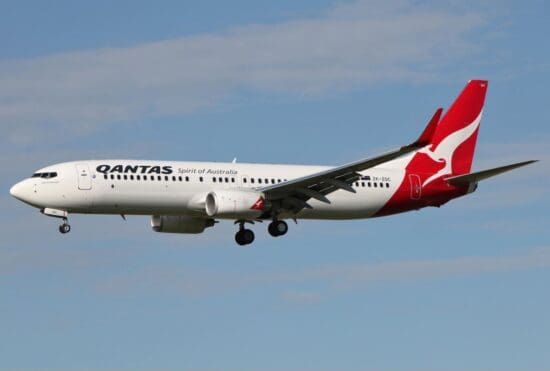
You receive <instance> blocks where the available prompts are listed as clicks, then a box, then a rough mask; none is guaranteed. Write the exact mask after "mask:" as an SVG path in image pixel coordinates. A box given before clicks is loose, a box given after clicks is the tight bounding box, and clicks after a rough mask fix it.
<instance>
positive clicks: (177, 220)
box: [151, 215, 215, 234]
mask: <svg viewBox="0 0 550 371" xmlns="http://www.w3.org/2000/svg"><path fill="white" fill-rule="evenodd" d="M214 223H215V222H214V219H205V218H194V217H192V216H172V215H153V216H152V217H151V228H153V230H154V231H155V232H164V233H192V234H198V233H202V232H204V230H205V229H206V228H209V227H212V226H213V225H214Z"/></svg>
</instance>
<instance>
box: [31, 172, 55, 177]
mask: <svg viewBox="0 0 550 371" xmlns="http://www.w3.org/2000/svg"><path fill="white" fill-rule="evenodd" d="M56 176H57V173H56V172H51V173H34V174H33V175H32V176H31V178H43V179H51V178H55V177H56Z"/></svg>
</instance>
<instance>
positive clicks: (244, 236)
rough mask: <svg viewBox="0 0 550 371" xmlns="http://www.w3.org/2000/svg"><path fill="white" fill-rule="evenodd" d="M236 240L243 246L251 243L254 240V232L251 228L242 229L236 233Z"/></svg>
mask: <svg viewBox="0 0 550 371" xmlns="http://www.w3.org/2000/svg"><path fill="white" fill-rule="evenodd" d="M235 242H237V243H238V244H239V245H241V246H244V245H250V244H251V243H252V242H254V232H252V231H251V230H250V229H241V230H240V231H238V232H237V233H236V234H235Z"/></svg>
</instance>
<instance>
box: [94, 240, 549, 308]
mask: <svg viewBox="0 0 550 371" xmlns="http://www.w3.org/2000/svg"><path fill="white" fill-rule="evenodd" d="M549 267H550V247H544V248H538V249H531V250H530V251H528V252H526V253H525V254H523V255H511V256H489V257H458V258H450V259H433V260H413V261H395V262H382V263H373V264H370V263H369V264H347V265H333V266H321V267H316V268H306V269H302V270H296V271H286V272H285V271H282V272H270V273H266V272H256V273H254V272H248V273H247V274H246V275H243V274H242V273H239V274H236V273H235V274H233V273H231V272H219V271H217V272H204V271H197V270H193V269H181V267H179V268H178V269H171V268H170V267H157V268H147V269H146V270H143V271H135V272H132V273H128V274H125V275H121V276H118V277H111V278H109V279H106V280H105V281H103V282H101V283H100V284H98V286H97V287H98V289H99V290H100V291H101V292H103V293H106V294H116V295H124V294H128V295H133V294H138V295H142V294H145V295H147V294H148V293H155V294H159V293H163V294H168V295H179V294H181V295H198V296H204V295H206V296H208V295H212V294H219V293H221V292H226V293H227V292H235V291H241V290H243V289H247V290H252V289H254V288H257V287H262V289H265V288H266V287H274V288H278V289H280V290H282V294H281V299H282V300H284V301H287V302H293V303H301V304H304V303H314V302H317V301H319V300H321V298H322V297H323V294H333V293H336V292H341V291H347V290H357V289H365V288H368V287H370V286H373V285H380V284H388V283H399V282H407V283H410V282H417V281H421V280H443V279H449V278H457V277H471V276H478V275H482V274H495V273H511V272H517V271H522V270H529V269H538V268H549ZM301 285H310V286H312V287H316V288H317V290H305V291H304V290H299V289H296V286H300V287H301ZM289 286H290V287H289Z"/></svg>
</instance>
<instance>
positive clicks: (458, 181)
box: [10, 80, 536, 245]
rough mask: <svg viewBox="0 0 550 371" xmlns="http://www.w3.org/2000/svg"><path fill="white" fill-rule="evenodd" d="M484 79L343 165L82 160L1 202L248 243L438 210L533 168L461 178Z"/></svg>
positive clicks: (40, 175) (52, 169)
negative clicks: (130, 218)
mask: <svg viewBox="0 0 550 371" xmlns="http://www.w3.org/2000/svg"><path fill="white" fill-rule="evenodd" d="M487 87H488V81H485V80H470V81H469V82H468V83H467V84H466V87H465V88H464V89H463V91H462V92H461V93H460V95H459V96H458V97H457V98H456V100H455V101H454V103H453V104H452V105H451V107H450V108H449V109H448V111H447V112H446V113H445V114H443V109H442V108H439V109H437V111H436V112H435V114H434V115H433V117H432V118H431V120H430V121H429V122H428V124H427V126H426V128H425V129H424V131H423V132H422V133H421V135H420V136H419V137H418V139H417V140H416V141H414V142H412V143H410V144H408V145H405V146H403V147H400V148H398V149H396V150H393V151H390V152H387V153H384V154H381V155H379V156H375V157H371V158H366V159H362V160H359V161H355V162H351V163H348V164H345V165H342V166H336V167H328V166H305V165H274V164H250V163H236V161H233V162H232V163H215V162H170V161H141V160H101V161H97V160H89V161H76V162H65V163H60V164H56V165H52V166H47V167H45V168H43V169H40V170H38V171H36V172H35V173H34V174H33V175H32V176H31V177H30V178H28V179H25V180H23V181H21V182H19V183H17V184H15V185H14V186H13V187H12V188H11V189H10V194H11V195H12V196H13V197H15V198H16V199H18V200H20V201H22V202H24V203H27V204H29V205H31V206H33V207H36V208H38V209H40V211H41V212H42V214H44V215H47V216H50V217H56V218H60V219H61V220H62V224H61V225H60V226H59V231H60V232H61V233H63V234H65V233H68V232H69V231H70V230H71V226H70V225H69V223H68V216H69V214H76V213H79V214H115V215H121V216H122V217H123V218H125V216H126V215H148V216H151V227H152V229H153V230H154V231H156V232H166V233H192V234H198V233H202V232H204V231H205V229H206V228H210V227H213V226H214V225H215V224H216V223H217V222H218V221H219V220H231V221H234V222H235V224H236V225H238V231H237V233H236V234H235V241H236V242H237V244H239V245H249V244H251V243H252V242H253V241H254V232H253V231H252V230H251V229H249V228H247V224H254V223H256V222H263V221H269V225H268V228H267V229H268V232H269V234H270V235H271V236H273V237H279V236H283V235H285V234H286V233H287V231H288V228H289V227H288V224H287V222H286V221H285V220H294V221H295V222H297V220H298V219H327V220H336V219H366V218H373V217H381V216H387V215H392V214H397V213H402V212H407V211H412V210H418V209H421V208H424V207H429V206H432V207H433V206H435V207H440V206H442V205H444V204H446V203H447V202H448V201H450V200H452V199H454V198H458V197H461V196H464V195H467V194H469V193H472V192H474V191H475V190H476V189H477V185H478V182H480V181H482V180H484V179H487V178H490V177H493V176H495V175H498V174H501V173H504V172H507V171H510V170H512V169H516V168H519V167H522V166H525V165H528V164H531V163H533V162H536V160H530V161H523V162H518V163H514V164H510V165H506V166H502V167H497V168H493V169H488V170H484V171H478V172H470V169H471V165H472V160H473V157H474V150H475V146H476V140H477V136H478V131H479V126H480V122H481V116H482V113H483V105H484V101H485V95H486V92H487Z"/></svg>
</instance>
